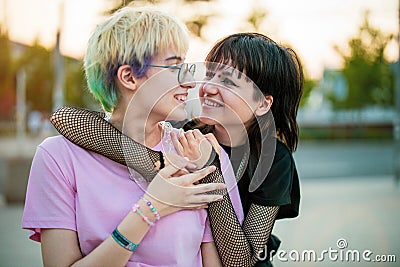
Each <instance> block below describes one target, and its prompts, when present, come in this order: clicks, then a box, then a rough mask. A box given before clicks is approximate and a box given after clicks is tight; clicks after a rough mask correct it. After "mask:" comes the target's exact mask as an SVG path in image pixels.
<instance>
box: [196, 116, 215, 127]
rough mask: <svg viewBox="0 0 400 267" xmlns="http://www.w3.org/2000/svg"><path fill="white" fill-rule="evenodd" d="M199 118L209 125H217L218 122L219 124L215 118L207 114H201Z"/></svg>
mask: <svg viewBox="0 0 400 267" xmlns="http://www.w3.org/2000/svg"><path fill="white" fill-rule="evenodd" d="M199 120H200V121H201V122H202V123H205V124H207V125H216V124H218V121H216V120H214V119H213V118H210V117H206V116H203V115H200V117H199Z"/></svg>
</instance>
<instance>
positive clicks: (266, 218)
mask: <svg viewBox="0 0 400 267" xmlns="http://www.w3.org/2000/svg"><path fill="white" fill-rule="evenodd" d="M213 165H215V166H216V167H217V170H216V171H214V172H213V173H211V174H209V175H208V176H207V177H205V178H204V179H202V180H201V182H202V183H210V182H224V178H223V175H222V173H221V171H220V163H219V159H218V161H217V160H215V161H214V162H213ZM224 191H225V192H223V191H219V192H216V194H222V195H223V196H224V197H223V200H222V201H216V202H212V203H209V205H208V211H209V217H210V225H211V231H212V233H213V236H214V242H215V245H216V247H217V250H218V254H219V256H220V259H221V261H222V263H223V265H224V266H241V267H244V266H254V265H255V264H256V263H257V261H259V259H260V257H262V252H263V251H264V250H265V251H266V248H265V246H266V244H267V241H268V238H269V236H270V234H271V232H272V228H273V227H274V223H275V218H276V216H277V214H278V210H279V206H260V205H255V204H252V205H251V206H250V209H249V212H248V214H247V216H246V218H245V220H244V222H243V227H241V225H240V223H239V221H238V219H237V217H236V213H235V211H234V209H233V206H232V202H231V200H230V197H229V194H227V192H226V190H224Z"/></svg>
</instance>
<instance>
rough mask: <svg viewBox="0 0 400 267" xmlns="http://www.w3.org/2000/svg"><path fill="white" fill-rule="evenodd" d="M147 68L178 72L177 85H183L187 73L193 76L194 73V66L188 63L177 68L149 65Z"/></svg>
mask: <svg viewBox="0 0 400 267" xmlns="http://www.w3.org/2000/svg"><path fill="white" fill-rule="evenodd" d="M148 66H149V67H154V68H163V69H173V70H179V72H178V82H179V83H183V82H184V81H185V79H186V76H187V74H188V73H190V74H191V75H192V76H193V75H194V73H195V71H196V64H188V63H182V64H180V65H178V66H161V65H153V64H149V65H148Z"/></svg>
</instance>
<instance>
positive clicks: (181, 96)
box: [174, 93, 188, 104]
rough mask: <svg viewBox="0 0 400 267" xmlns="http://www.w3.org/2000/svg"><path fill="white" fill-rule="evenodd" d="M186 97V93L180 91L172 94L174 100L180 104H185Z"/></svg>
mask: <svg viewBox="0 0 400 267" xmlns="http://www.w3.org/2000/svg"><path fill="white" fill-rule="evenodd" d="M187 97H188V93H181V94H175V95H174V98H175V100H176V101H178V102H179V103H180V104H186V100H187Z"/></svg>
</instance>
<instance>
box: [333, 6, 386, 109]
mask: <svg viewBox="0 0 400 267" xmlns="http://www.w3.org/2000/svg"><path fill="white" fill-rule="evenodd" d="M392 38H393V35H385V34H384V33H382V32H381V31H380V30H379V29H376V28H374V27H372V26H371V25H370V24H369V22H368V12H367V13H366V14H365V18H364V23H363V24H362V25H361V27H360V28H359V32H358V35H357V36H355V37H353V38H351V39H350V40H349V42H348V47H349V52H348V53H345V52H343V50H342V49H340V48H339V47H335V48H336V50H337V52H338V53H339V54H340V55H341V56H342V58H343V61H344V67H343V71H342V73H343V75H344V77H345V78H346V81H347V84H348V93H347V97H346V98H345V99H337V98H335V97H332V98H331V100H332V104H333V106H334V108H335V107H336V108H345V109H361V108H363V107H366V106H371V105H381V106H393V105H394V102H393V99H394V97H393V96H394V74H393V72H392V70H391V66H390V63H389V62H388V60H387V59H386V58H385V56H384V51H385V48H386V46H387V45H388V43H389V41H390V40H391V39H392Z"/></svg>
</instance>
